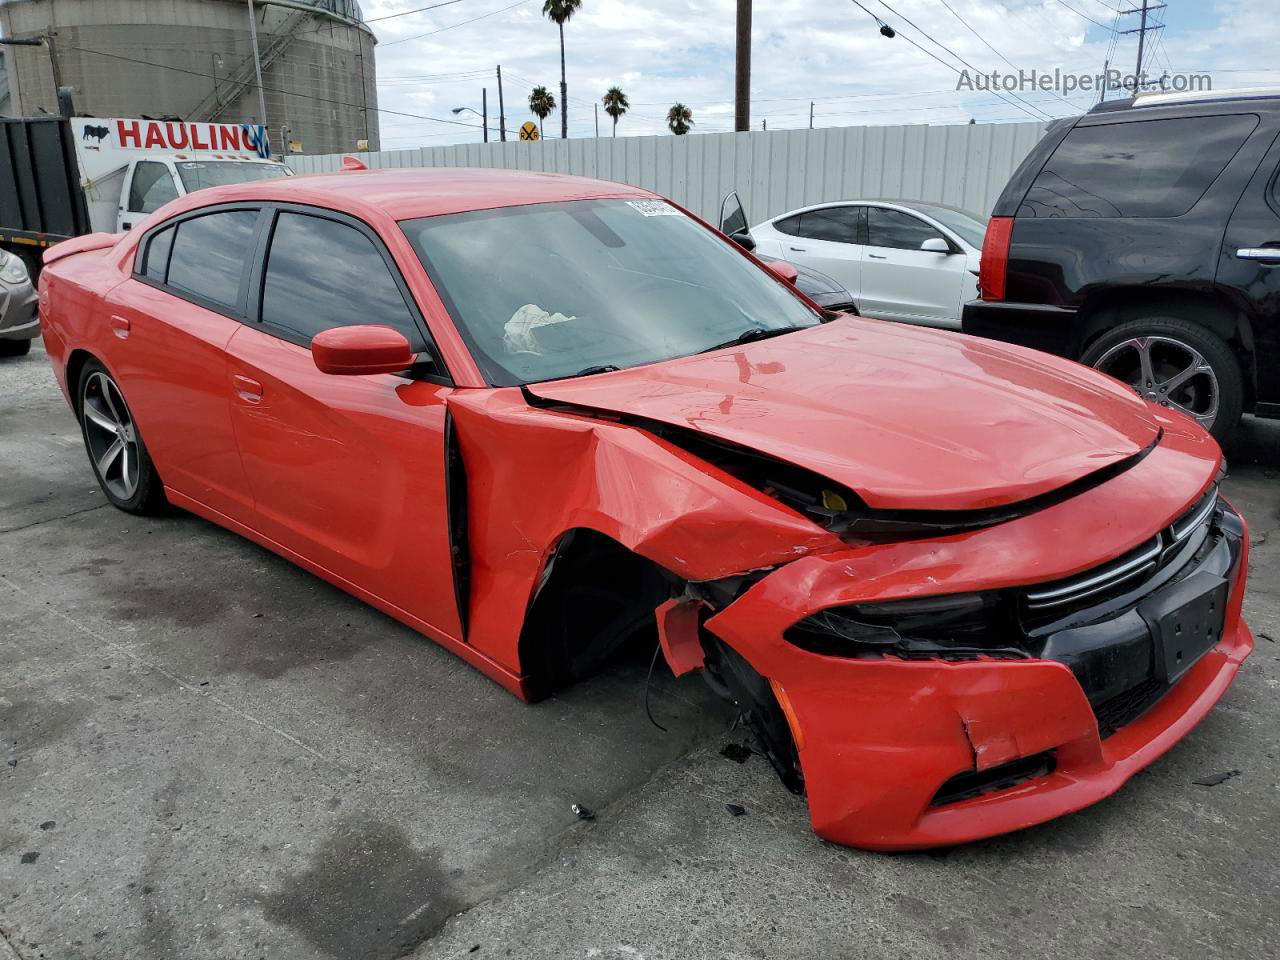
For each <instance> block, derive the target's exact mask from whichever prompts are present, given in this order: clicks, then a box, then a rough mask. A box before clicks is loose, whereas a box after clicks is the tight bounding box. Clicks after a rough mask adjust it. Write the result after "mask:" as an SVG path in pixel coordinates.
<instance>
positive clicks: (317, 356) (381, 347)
mask: <svg viewBox="0 0 1280 960" xmlns="http://www.w3.org/2000/svg"><path fill="white" fill-rule="evenodd" d="M311 359H312V360H314V361H315V365H316V369H318V370H319V371H320V372H321V373H332V374H336V375H338V376H363V375H368V374H372V373H399V372H400V371H401V370H407V369H409V367H411V366H413V362H414V354H413V348H412V347H411V346H409V341H408V340H407V339H406V338H405V335H404V334H403V333H401V332H400V331H399V330H393V329H391V327H382V326H374V325H372V324H366V325H362V326H355V327H334V328H333V329H331V330H321V331H320V332H319V333H317V334H316V335H315V336H314V337H312V338H311Z"/></svg>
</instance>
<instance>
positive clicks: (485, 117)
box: [453, 87, 489, 143]
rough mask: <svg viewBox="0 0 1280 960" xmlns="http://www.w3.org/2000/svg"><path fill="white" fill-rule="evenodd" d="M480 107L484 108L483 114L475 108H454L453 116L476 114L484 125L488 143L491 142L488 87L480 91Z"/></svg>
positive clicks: (485, 140) (485, 138)
mask: <svg viewBox="0 0 1280 960" xmlns="http://www.w3.org/2000/svg"><path fill="white" fill-rule="evenodd" d="M480 106H481V107H483V108H484V112H483V113H480V112H478V111H476V109H475V108H474V107H454V108H453V115H454V116H455V117H456V116H457V115H458V114H460V113H464V112H465V113H474V114H475V115H476V116H477V117H479V118H480V121H481V123H483V124H484V142H485V143H488V142H489V88H488V87H482V88H481V89H480Z"/></svg>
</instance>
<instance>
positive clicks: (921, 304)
mask: <svg viewBox="0 0 1280 960" xmlns="http://www.w3.org/2000/svg"><path fill="white" fill-rule="evenodd" d="M986 229H987V226H986V223H985V222H984V221H983V220H982V219H981V218H979V217H977V216H975V215H974V214H972V213H967V212H965V211H964V210H959V209H956V208H955V207H946V206H943V205H941V204H936V203H924V202H919V201H915V200H843V201H840V202H839V203H823V204H817V205H815V206H812V207H803V208H802V209H800V210H792V211H791V212H790V213H784V214H782V215H781V216H778V217H774V218H773V219H772V220H766V221H765V222H764V223H762V224H760V225H758V226H755V227H752V228H751V236H752V238H753V239H754V240H755V242H756V252H757V253H761V254H765V255H767V256H771V257H779V258H781V259H783V260H789V261H791V262H792V263H795V264H801V265H803V266H806V267H812V268H813V269H815V270H820V271H822V272H823V273H825V274H827V275H829V276H831V277H834V278H835V279H836V280H838V281H839V282H840V283H841V284H843V285H844V286H845V287H847V288H848V289H849V291H850V292H851V293H852V294H853V296H854V300H855V301H856V302H857V304H858V310H859V311H860V312H861V313H862V315H863V316H866V317H878V318H880V319H883V320H902V321H906V322H907V323H923V324H927V325H929V326H934V327H952V328H955V329H959V328H960V315H961V312H962V311H963V309H964V305H965V303H966V302H967V301H969V300H973V299H976V298H977V296H978V257H979V255H980V254H981V251H982V238H983V235H984V234H985V233H986Z"/></svg>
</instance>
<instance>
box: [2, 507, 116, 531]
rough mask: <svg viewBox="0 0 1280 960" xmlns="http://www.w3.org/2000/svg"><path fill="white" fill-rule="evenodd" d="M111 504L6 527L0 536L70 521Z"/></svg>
mask: <svg viewBox="0 0 1280 960" xmlns="http://www.w3.org/2000/svg"><path fill="white" fill-rule="evenodd" d="M109 506H110V504H109V503H95V504H94V505H93V506H92V507H84V508H83V509H80V510H72V511H71V512H70V513H63V514H59V515H58V516H56V517H45V518H44V519H43V520H32V521H31V522H30V523H24V524H22V525H21V526H17V527H5V528H4V529H2V530H0V536H3V535H4V534H6V533H17V532H18V531H20V530H30V529H31V528H32V527H39V526H41V525H43V524H46V523H56V522H57V521H59V520H68V519H70V518H71V517H78V516H79V515H80V514H82V513H91V512H92V511H94V510H101V509H102V508H103V507H109Z"/></svg>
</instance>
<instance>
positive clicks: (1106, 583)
mask: <svg viewBox="0 0 1280 960" xmlns="http://www.w3.org/2000/svg"><path fill="white" fill-rule="evenodd" d="M1217 502H1218V490H1217V487H1216V486H1215V487H1213V488H1212V489H1210V490H1209V492H1208V493H1206V494H1205V495H1204V496H1203V497H1201V498H1200V499H1199V500H1197V501H1196V502H1195V504H1194V505H1192V506H1191V508H1190V509H1188V510H1186V511H1185V512H1184V513H1183V514H1182V515H1181V516H1179V517H1178V518H1177V519H1176V520H1174V521H1173V523H1171V524H1170V525H1169V526H1167V527H1165V528H1164V529H1163V530H1161V531H1160V532H1159V533H1158V534H1156V535H1155V536H1153V537H1152V538H1151V539H1150V540H1148V541H1147V542H1146V543H1144V544H1142V545H1141V546H1139V547H1136V548H1135V549H1133V550H1131V551H1129V552H1128V553H1126V554H1125V555H1124V556H1122V557H1118V558H1116V559H1115V560H1112V561H1110V562H1108V563H1106V564H1103V565H1102V566H1100V567H1095V568H1094V569H1093V570H1088V571H1086V572H1085V573H1082V574H1078V575H1076V576H1074V577H1068V578H1066V579H1065V580H1058V581H1055V582H1053V583H1041V584H1036V585H1035V586H1033V587H1028V588H1026V589H1024V590H1021V591H1020V592H1019V595H1018V618H1019V620H1020V621H1021V623H1022V626H1023V628H1024V629H1026V630H1028V631H1032V630H1036V629H1037V628H1039V627H1044V626H1047V625H1049V624H1056V623H1059V622H1060V621H1062V620H1064V619H1066V618H1069V617H1070V616H1071V615H1072V614H1075V613H1078V612H1080V611H1082V610H1091V609H1093V608H1095V607H1098V606H1100V605H1102V604H1105V603H1106V602H1107V601H1109V600H1114V599H1117V598H1119V597H1122V596H1123V595H1124V594H1126V593H1128V592H1129V591H1131V590H1134V589H1137V588H1139V587H1141V586H1142V584H1144V583H1145V582H1146V581H1148V580H1150V579H1151V578H1152V577H1153V576H1155V575H1156V574H1157V573H1159V572H1160V571H1162V570H1165V569H1166V568H1168V567H1169V566H1170V564H1171V563H1172V562H1173V561H1174V559H1175V558H1177V557H1178V556H1180V555H1182V548H1183V547H1184V546H1185V545H1186V544H1187V543H1188V542H1189V541H1190V540H1191V538H1192V536H1193V535H1194V534H1195V533H1196V532H1197V531H1199V530H1201V529H1203V528H1205V527H1207V526H1208V525H1209V524H1210V523H1211V522H1212V520H1213V515H1214V512H1215V506H1216V505H1217Z"/></svg>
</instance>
